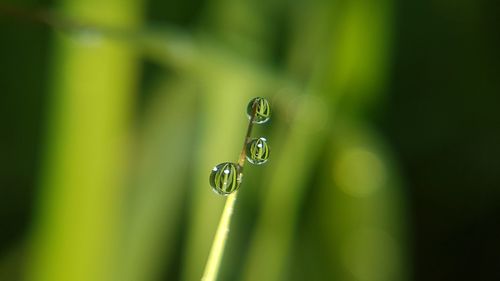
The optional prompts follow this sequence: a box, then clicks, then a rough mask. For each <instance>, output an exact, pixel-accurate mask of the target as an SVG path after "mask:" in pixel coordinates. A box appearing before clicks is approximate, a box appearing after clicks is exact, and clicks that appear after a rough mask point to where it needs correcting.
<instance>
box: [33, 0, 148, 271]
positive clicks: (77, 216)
mask: <svg viewBox="0 0 500 281" xmlns="http://www.w3.org/2000/svg"><path fill="white" fill-rule="evenodd" d="M141 2H142V1H140V0H110V1H100V0H66V1H62V2H61V3H60V6H59V9H60V11H61V13H63V14H65V15H67V16H68V17H70V18H73V19H75V20H81V21H83V22H93V23H96V24H100V25H103V26H110V27H115V28H125V29H133V28H135V27H137V26H138V25H139V23H140V21H141V14H142V3H141ZM53 48H54V51H53V63H52V75H51V76H52V80H53V83H52V93H53V95H52V97H51V104H50V116H49V118H50V119H49V124H48V127H49V128H48V129H49V132H48V136H47V138H46V139H47V141H46V143H47V147H46V152H45V158H44V159H45V160H44V163H43V171H42V180H41V184H40V185H41V188H40V191H39V192H40V194H39V195H40V196H39V202H38V206H37V208H38V212H37V217H36V221H35V224H34V229H33V232H32V237H31V238H32V240H31V242H32V245H31V247H32V256H31V261H30V264H29V267H28V271H27V275H28V276H27V280H30V281H49V280H50V281H58V280H61V281H62V280H65V281H67V280H73V281H79V280H81V281H88V280H93V281H99V280H102V281H109V280H115V279H116V278H115V276H116V271H117V265H116V264H115V263H116V253H117V252H118V251H117V246H118V241H117V240H118V239H117V237H120V235H119V230H120V221H121V204H122V199H123V195H124V190H123V186H124V182H123V181H124V179H125V176H124V173H125V168H126V163H127V157H128V156H127V150H128V147H127V146H128V141H129V140H128V134H129V125H130V118H131V109H132V105H133V99H134V97H133V96H134V90H135V89H136V82H137V77H138V75H137V74H138V73H137V68H138V64H137V63H138V59H137V55H136V52H135V50H134V49H133V48H132V47H131V46H130V44H127V43H125V42H119V41H116V40H113V39H109V38H106V37H104V36H102V35H101V34H99V33H96V32H88V31H86V30H75V31H73V32H70V33H64V34H62V33H57V32H56V34H55V39H54V45H53Z"/></svg>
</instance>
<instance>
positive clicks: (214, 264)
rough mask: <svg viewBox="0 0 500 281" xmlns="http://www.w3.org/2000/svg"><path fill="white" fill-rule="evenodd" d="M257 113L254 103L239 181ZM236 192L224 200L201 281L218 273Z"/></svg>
mask: <svg viewBox="0 0 500 281" xmlns="http://www.w3.org/2000/svg"><path fill="white" fill-rule="evenodd" d="M256 111H257V103H256V102H254V103H253V105H252V116H251V117H250V120H249V122H248V127H247V134H246V136H245V140H244V142H243V148H242V149H241V153H240V157H239V159H238V172H239V174H238V178H239V179H241V176H242V175H243V166H244V165H245V158H246V151H247V150H246V149H247V144H248V142H249V140H250V136H251V135H252V128H253V121H254V119H255V112H256ZM237 195H238V191H235V192H234V193H232V194H230V195H229V196H228V197H227V199H226V204H225V205H224V210H223V211H222V215H221V217H220V220H219V226H218V227H217V231H216V233H215V237H214V240H213V242H212V248H211V249H210V254H209V255H208V260H207V264H206V265H205V271H204V272H203V277H201V280H202V281H214V280H216V279H215V278H217V273H218V272H219V268H220V262H221V260H222V255H223V254H224V248H225V246H226V241H227V237H228V233H229V225H230V224H231V216H232V214H233V209H234V203H235V202H236V196H237Z"/></svg>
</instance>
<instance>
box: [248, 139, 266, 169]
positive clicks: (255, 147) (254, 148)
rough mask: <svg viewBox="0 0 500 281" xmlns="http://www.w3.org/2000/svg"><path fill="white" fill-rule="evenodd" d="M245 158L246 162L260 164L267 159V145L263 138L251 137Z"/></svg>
mask: <svg viewBox="0 0 500 281" xmlns="http://www.w3.org/2000/svg"><path fill="white" fill-rule="evenodd" d="M246 154H247V160H248V162H250V163H252V164H255V165H261V164H264V163H266V162H267V159H269V146H268V145H267V140H266V139H265V138H258V139H253V140H251V141H250V142H249V143H248V144H247V150H246Z"/></svg>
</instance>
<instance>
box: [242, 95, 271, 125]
mask: <svg viewBox="0 0 500 281" xmlns="http://www.w3.org/2000/svg"><path fill="white" fill-rule="evenodd" d="M254 107H255V108H254ZM254 112H255V118H254V119H253V123H257V124H262V123H265V122H267V120H269V117H271V107H270V106H269V102H268V101H267V100H266V99H265V98H253V99H252V100H251V101H250V102H249V103H248V106H247V115H248V118H250V119H251V118H252V115H253V114H254Z"/></svg>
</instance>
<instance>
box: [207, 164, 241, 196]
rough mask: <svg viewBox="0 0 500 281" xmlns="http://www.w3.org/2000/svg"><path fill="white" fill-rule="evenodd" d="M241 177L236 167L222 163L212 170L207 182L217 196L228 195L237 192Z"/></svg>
mask: <svg viewBox="0 0 500 281" xmlns="http://www.w3.org/2000/svg"><path fill="white" fill-rule="evenodd" d="M241 177H242V174H241V173H240V169H239V167H238V165H236V164H234V163H230V162H224V163H221V164H219V165H217V166H215V167H214V168H213V169H212V172H211V173H210V178H209V181H210V185H211V186H212V189H213V191H215V192H216V193H217V194H220V195H228V194H231V193H233V192H235V191H236V190H238V188H239V187H240V184H241Z"/></svg>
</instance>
